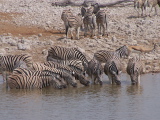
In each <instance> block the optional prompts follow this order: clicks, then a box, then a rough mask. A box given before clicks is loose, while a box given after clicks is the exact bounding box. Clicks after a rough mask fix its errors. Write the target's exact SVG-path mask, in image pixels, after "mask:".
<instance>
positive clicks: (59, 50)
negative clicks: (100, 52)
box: [47, 46, 88, 69]
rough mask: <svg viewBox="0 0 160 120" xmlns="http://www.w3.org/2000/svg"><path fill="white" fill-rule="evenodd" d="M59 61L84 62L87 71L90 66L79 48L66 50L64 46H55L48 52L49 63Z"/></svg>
mask: <svg viewBox="0 0 160 120" xmlns="http://www.w3.org/2000/svg"><path fill="white" fill-rule="evenodd" d="M50 58H53V59H59V60H75V59H79V60H81V61H82V62H83V66H84V67H85V69H86V68H87V66H88V60H87V58H86V56H85V55H84V54H83V53H82V52H81V51H80V50H79V49H78V48H74V47H73V48H66V47H62V46H53V47H51V48H50V49H49V50H48V56H47V61H48V60H49V59H50Z"/></svg>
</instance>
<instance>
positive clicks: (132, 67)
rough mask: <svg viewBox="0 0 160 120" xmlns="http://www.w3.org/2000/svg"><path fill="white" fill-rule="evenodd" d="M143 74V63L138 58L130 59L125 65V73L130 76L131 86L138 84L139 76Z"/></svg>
mask: <svg viewBox="0 0 160 120" xmlns="http://www.w3.org/2000/svg"><path fill="white" fill-rule="evenodd" d="M142 72H143V63H142V61H141V60H140V58H137V57H133V58H130V59H129V61H128V65H127V73H128V74H129V75H130V78H131V82H132V84H133V85H134V84H140V75H141V74H142Z"/></svg>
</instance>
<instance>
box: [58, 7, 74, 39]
mask: <svg viewBox="0 0 160 120" xmlns="http://www.w3.org/2000/svg"><path fill="white" fill-rule="evenodd" d="M70 16H73V13H72V11H71V9H69V10H63V12H62V15H61V19H62V20H63V22H64V26H65V33H66V36H67V33H68V18H69V17H70Z"/></svg>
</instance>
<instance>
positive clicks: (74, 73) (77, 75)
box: [44, 61, 89, 86]
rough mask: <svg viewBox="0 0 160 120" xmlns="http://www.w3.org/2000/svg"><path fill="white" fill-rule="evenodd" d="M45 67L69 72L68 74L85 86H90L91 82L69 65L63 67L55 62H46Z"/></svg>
mask: <svg viewBox="0 0 160 120" xmlns="http://www.w3.org/2000/svg"><path fill="white" fill-rule="evenodd" d="M44 65H46V66H48V67H51V68H56V69H58V70H62V71H64V72H67V73H68V74H71V75H72V76H74V77H75V79H77V80H79V81H80V83H81V84H83V85H85V86H88V85H89V81H88V80H87V79H86V77H85V76H84V75H82V74H81V73H80V72H79V71H77V70H76V69H74V68H71V67H69V66H67V65H62V64H59V63H56V62H53V61H48V62H45V63H44Z"/></svg>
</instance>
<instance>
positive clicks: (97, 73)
mask: <svg viewBox="0 0 160 120" xmlns="http://www.w3.org/2000/svg"><path fill="white" fill-rule="evenodd" d="M103 71H104V70H103V67H102V65H101V64H100V63H99V62H98V61H97V60H96V59H94V58H93V59H91V61H89V63H88V69H87V72H86V73H87V74H88V76H89V77H91V78H93V80H94V84H95V83H97V82H98V83H99V84H100V85H102V80H101V77H102V74H103ZM96 80H97V81H96Z"/></svg>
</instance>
